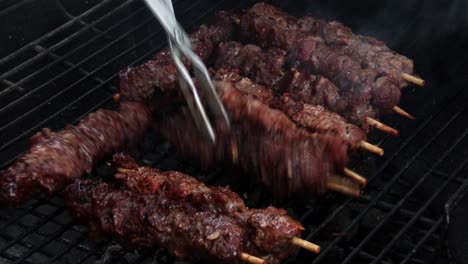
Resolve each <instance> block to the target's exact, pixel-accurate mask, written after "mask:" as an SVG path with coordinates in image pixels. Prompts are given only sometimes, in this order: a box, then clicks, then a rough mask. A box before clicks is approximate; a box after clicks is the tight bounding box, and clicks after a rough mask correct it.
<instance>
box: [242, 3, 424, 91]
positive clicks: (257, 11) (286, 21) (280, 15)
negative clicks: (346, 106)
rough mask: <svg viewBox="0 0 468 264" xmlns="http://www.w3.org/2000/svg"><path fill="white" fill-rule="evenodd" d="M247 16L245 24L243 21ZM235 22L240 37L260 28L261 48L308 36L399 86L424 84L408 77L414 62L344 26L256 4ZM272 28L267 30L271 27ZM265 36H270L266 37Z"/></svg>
mask: <svg viewBox="0 0 468 264" xmlns="http://www.w3.org/2000/svg"><path fill="white" fill-rule="evenodd" d="M246 17H247V20H248V21H245V19H246ZM234 18H235V19H234V20H235V22H236V23H237V24H240V26H241V27H242V31H241V34H244V36H245V35H248V34H249V33H248V31H247V30H246V29H249V28H262V31H261V36H260V38H261V39H262V40H260V41H261V44H262V45H269V44H270V43H272V44H273V45H289V46H290V45H291V44H293V43H294V40H295V38H297V37H298V36H305V35H306V36H310V37H313V38H314V39H315V40H316V41H317V42H320V43H323V44H324V45H327V46H331V47H333V49H334V50H335V51H337V52H339V53H341V54H344V55H347V56H349V57H351V58H352V59H353V60H356V61H358V62H359V63H360V64H361V67H362V68H364V69H372V70H375V71H377V72H378V74H379V75H386V76H390V77H391V78H392V79H394V80H395V81H396V82H397V83H398V84H399V86H400V87H404V86H406V84H407V83H406V82H405V81H409V82H412V83H415V84H417V85H423V84H424V81H423V80H422V79H420V78H418V77H415V76H413V75H411V73H412V72H413V68H414V65H413V61H412V60H410V59H408V58H407V57H405V56H402V55H399V54H397V53H396V52H394V51H392V50H390V49H389V48H388V47H387V46H386V45H385V43H383V42H382V41H379V40H377V39H375V38H372V37H368V36H361V35H357V34H354V33H353V32H352V30H351V29H350V28H348V27H346V26H344V25H343V24H341V23H339V22H336V21H332V22H325V21H323V20H319V19H315V18H312V17H310V16H305V17H302V18H299V19H294V18H292V17H290V16H288V15H287V14H286V13H284V12H283V11H281V10H280V9H278V8H276V7H274V6H271V5H268V4H265V3H258V4H256V5H254V6H253V7H252V8H250V9H248V10H247V11H246V12H245V13H244V14H242V15H241V16H240V18H239V17H237V16H234ZM273 23H274V24H275V28H274V29H273V30H270V29H271V28H270V25H271V24H273ZM268 34H272V35H271V36H268Z"/></svg>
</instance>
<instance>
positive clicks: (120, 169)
mask: <svg viewBox="0 0 468 264" xmlns="http://www.w3.org/2000/svg"><path fill="white" fill-rule="evenodd" d="M116 170H117V171H118V172H120V173H127V172H129V171H132V170H130V169H124V168H116Z"/></svg>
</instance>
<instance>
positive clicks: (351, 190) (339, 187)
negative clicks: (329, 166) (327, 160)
mask: <svg viewBox="0 0 468 264" xmlns="http://www.w3.org/2000/svg"><path fill="white" fill-rule="evenodd" d="M340 178H342V177H339V176H329V177H328V182H327V187H328V189H330V190H332V191H335V192H339V193H341V194H344V195H347V196H351V197H354V198H360V197H361V191H360V190H359V188H357V187H354V186H353V185H352V184H346V183H343V182H344V179H340Z"/></svg>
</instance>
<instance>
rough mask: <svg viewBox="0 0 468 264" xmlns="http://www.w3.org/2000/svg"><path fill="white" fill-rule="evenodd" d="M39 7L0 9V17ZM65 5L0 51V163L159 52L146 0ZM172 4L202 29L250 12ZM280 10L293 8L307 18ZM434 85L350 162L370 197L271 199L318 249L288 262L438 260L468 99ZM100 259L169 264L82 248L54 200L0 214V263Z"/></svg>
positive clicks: (459, 177)
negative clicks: (219, 13)
mask: <svg viewBox="0 0 468 264" xmlns="http://www.w3.org/2000/svg"><path fill="white" fill-rule="evenodd" d="M44 2H45V1H41V0H24V1H21V2H15V1H0V7H2V8H3V11H0V19H4V18H5V17H8V16H12V14H14V13H15V12H17V13H21V12H24V10H28V8H29V9H30V8H34V7H37V6H38V5H41V4H44ZM70 2H74V1H64V2H62V1H60V0H57V1H55V2H53V4H51V6H50V7H48V9H49V10H53V11H54V12H55V14H57V17H56V18H54V19H53V22H52V23H51V25H50V28H49V29H48V30H46V31H44V32H41V33H40V34H39V33H37V34H36V35H37V36H34V37H30V39H27V38H25V37H23V40H22V41H23V42H21V41H20V42H19V43H21V45H20V46H21V48H18V46H16V48H15V49H12V48H11V50H8V49H9V48H10V45H9V44H8V43H6V47H7V49H6V50H7V51H6V53H2V54H0V55H1V56H3V58H2V59H0V140H1V141H0V167H3V166H5V165H6V164H8V163H9V162H11V161H12V160H13V159H14V158H16V157H17V156H18V155H19V154H20V153H21V152H23V151H24V150H25V149H27V139H28V138H29V136H30V135H31V134H32V133H34V132H35V131H37V130H38V129H40V128H42V127H51V128H52V129H60V128H61V127H63V126H64V125H65V124H67V123H74V122H77V121H78V120H79V119H81V118H82V117H83V116H84V115H86V114H87V113H89V112H90V111H93V110H95V109H97V108H100V107H104V106H106V105H107V104H108V103H109V102H110V101H111V100H110V99H111V97H112V95H113V93H114V92H115V90H116V83H115V81H116V78H115V76H116V74H117V73H118V71H119V70H120V69H122V68H124V67H126V66H128V65H133V64H138V63H141V62H143V61H145V60H147V59H149V58H150V57H151V55H152V54H154V53H155V52H156V51H157V50H159V49H161V48H162V46H164V45H165V37H164V35H163V34H162V32H161V29H160V28H159V27H158V25H157V23H156V21H155V20H154V18H152V17H151V16H150V13H149V12H148V11H147V10H146V8H145V7H144V5H143V4H142V2H141V1H137V0H113V1H110V0H102V1H97V0H96V1H92V0H90V1H86V3H84V4H79V5H78V6H76V5H77V4H76V3H70ZM174 2H175V8H176V12H177V14H178V15H179V17H180V18H181V20H182V23H183V24H184V26H185V27H186V28H190V26H193V25H196V24H200V23H201V22H203V21H205V20H206V19H208V17H209V15H210V14H212V13H213V11H214V10H217V9H232V8H239V7H246V6H249V5H251V4H252V3H251V2H250V1H235V2H233V1H208V0H198V1H174ZM284 5H285V8H286V9H287V10H288V8H291V11H292V12H299V13H300V12H301V11H302V12H303V11H304V10H298V8H297V6H296V7H295V8H294V7H291V5H290V4H284ZM71 10H73V11H71ZM23 14H24V13H23ZM24 30H26V29H24ZM13 38H18V36H13ZM416 62H417V60H416ZM447 85H448V84H447ZM439 88H440V89H445V91H443V92H441V93H432V92H424V91H419V90H416V89H414V88H412V89H410V90H409V92H407V93H408V94H407V96H405V98H408V97H418V96H426V97H424V100H425V101H424V100H420V101H419V103H420V106H421V107H420V110H419V111H418V109H417V108H416V107H415V106H413V107H411V106H409V107H408V108H409V109H410V110H413V113H416V114H417V117H418V121H416V122H411V123H410V122H406V121H399V122H398V121H396V120H394V119H389V122H391V124H392V125H394V126H397V127H398V128H399V129H400V130H401V132H402V136H401V137H400V138H396V139H395V138H390V137H387V136H383V135H381V134H376V135H373V136H372V141H373V142H380V144H381V145H382V146H383V148H385V149H386V155H385V156H384V157H383V158H379V159H375V158H373V157H368V156H362V157H356V159H355V160H354V161H353V167H354V169H355V170H357V171H359V172H361V173H363V174H364V175H368V178H369V179H370V182H369V185H368V187H367V188H366V190H365V192H366V195H367V196H366V198H365V199H362V200H360V201H357V200H354V199H351V198H343V197H341V196H338V195H333V194H330V195H328V196H327V197H325V198H317V199H311V200H309V201H306V202H305V203H304V204H301V205H298V204H295V203H294V202H293V201H291V202H289V203H275V205H277V206H280V207H283V208H287V209H288V210H289V211H290V213H291V214H292V215H294V216H296V217H297V218H298V219H300V220H301V222H302V223H303V224H304V226H305V227H306V228H307V233H305V236H306V237H307V239H308V240H311V241H314V242H316V243H319V244H320V245H321V246H322V252H321V253H320V254H319V255H317V256H316V255H313V254H311V253H308V252H304V251H300V252H299V253H298V254H297V255H296V256H293V257H291V258H290V259H289V260H288V262H291V263H304V262H308V263H427V262H429V261H430V260H432V259H434V256H437V255H440V254H441V252H442V247H443V242H444V237H443V236H444V230H445V227H446V223H447V222H448V219H449V217H450V211H451V210H452V207H453V206H455V205H456V204H457V202H458V200H459V199H461V198H462V197H463V196H464V195H465V194H466V190H467V187H468V177H467V173H466V172H467V169H468V166H467V163H468V158H467V157H468V155H466V154H467V153H466V152H467V149H468V148H467V147H468V139H467V138H466V136H467V134H468V129H467V127H466V125H465V124H466V123H467V122H468V120H467V119H468V109H467V105H466V103H465V102H466V101H467V100H468V91H466V90H464V89H454V88H452V89H448V88H447V87H439ZM457 88H461V86H458V87H457ZM424 89H425V90H426V91H428V90H429V91H430V90H431V89H433V87H431V86H430V85H429V86H428V87H426V88H424ZM440 95H443V96H440ZM431 96H432V97H431ZM411 101H412V99H405V100H404V102H403V103H408V102H411ZM419 103H418V104H419ZM423 105H424V107H423ZM421 109H423V110H424V111H423V110H421ZM147 140H149V141H151V142H152V144H145V145H147V146H150V147H148V149H146V150H145V151H143V152H141V153H139V157H140V159H141V160H142V161H143V162H145V163H146V164H150V165H153V166H156V167H158V168H161V169H179V170H184V171H186V172H189V173H191V174H194V175H198V176H199V177H200V179H202V180H204V181H207V182H209V183H210V184H222V185H226V184H230V185H232V186H233V189H234V190H236V191H238V192H240V193H244V194H245V197H246V198H247V199H246V202H247V204H248V205H250V206H257V207H259V206H265V205H267V204H268V203H270V202H272V201H271V198H270V197H269V195H268V194H267V193H266V192H264V191H262V190H258V187H256V186H254V185H249V184H246V183H243V182H238V181H236V180H232V179H231V180H226V179H224V178H219V177H217V176H218V175H220V174H222V173H228V172H223V171H217V172H212V173H211V174H206V173H203V172H200V171H198V170H197V169H196V168H193V167H192V166H190V164H186V163H183V162H179V161H177V159H176V157H175V155H174V153H172V152H171V151H170V148H169V146H167V144H166V143H164V142H159V141H158V139H154V138H148V139H147ZM97 171H98V172H102V170H99V169H98V170H97ZM98 174H100V173H98ZM103 174H105V173H103ZM273 202H274V201H273ZM96 261H101V262H100V263H173V260H172V259H171V258H170V257H168V256H166V255H165V254H164V252H163V251H161V250H158V251H157V252H152V253H151V254H148V255H141V254H139V253H137V252H129V251H126V250H124V249H122V248H120V247H119V246H118V245H116V244H114V243H113V242H105V243H101V244H94V243H92V242H90V241H88V240H87V239H86V229H85V228H83V227H80V226H76V225H74V224H73V222H72V221H71V219H70V217H69V215H68V213H67V211H66V209H65V207H64V205H63V202H62V201H61V199H60V198H58V197H55V198H53V199H52V200H47V201H46V200H33V201H30V202H29V203H28V204H27V205H26V206H24V207H22V208H19V209H9V208H0V263H2V264H3V263H96Z"/></svg>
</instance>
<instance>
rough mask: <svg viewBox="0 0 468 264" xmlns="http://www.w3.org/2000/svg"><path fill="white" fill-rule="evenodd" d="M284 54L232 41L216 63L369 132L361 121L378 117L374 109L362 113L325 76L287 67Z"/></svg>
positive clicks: (365, 124) (223, 47)
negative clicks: (336, 114)
mask: <svg viewBox="0 0 468 264" xmlns="http://www.w3.org/2000/svg"><path fill="white" fill-rule="evenodd" d="M285 56H286V52H285V51H283V50H281V49H277V48H271V49H268V50H267V51H265V52H264V51H263V50H262V49H261V48H260V47H258V46H255V45H252V44H248V45H245V46H244V45H242V44H241V43H239V42H234V41H230V42H227V43H225V44H223V45H221V46H220V48H219V49H218V57H217V60H216V63H215V66H216V68H217V69H220V68H226V69H239V71H240V72H241V74H242V75H245V76H249V77H250V78H251V79H252V80H253V81H254V82H256V83H258V84H262V85H266V86H267V87H273V88H274V90H276V91H279V92H283V93H284V92H286V93H289V94H290V96H291V97H292V98H293V99H295V100H299V101H304V102H305V103H308V104H312V105H323V106H324V107H326V108H328V109H330V110H331V111H333V112H336V113H338V114H341V115H342V116H343V117H345V118H346V119H348V120H349V121H350V122H352V123H354V124H356V125H360V126H361V127H363V130H364V131H366V132H368V127H367V123H362V122H361V120H362V119H364V120H365V115H364V116H363V114H368V115H370V116H375V113H374V112H363V111H360V109H359V108H354V106H353V105H352V104H351V103H350V102H349V100H348V99H347V98H346V97H344V96H342V95H341V94H340V93H339V91H338V89H337V88H336V86H335V85H334V84H333V83H332V82H330V81H329V80H328V79H326V78H324V77H321V76H314V75H311V74H309V73H306V72H298V71H296V70H294V69H289V70H286V66H285ZM368 108H371V107H368ZM340 122H341V121H340ZM341 123H343V122H341ZM356 129H357V128H356Z"/></svg>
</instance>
